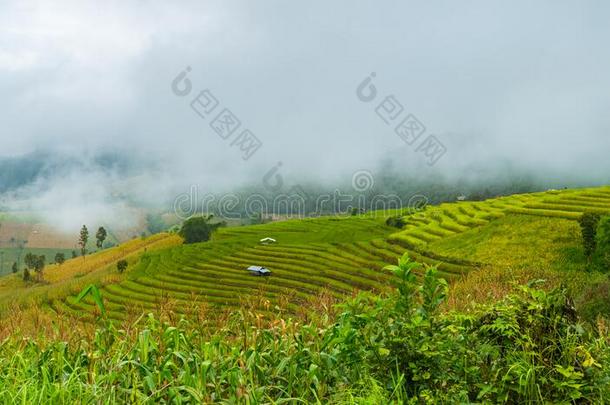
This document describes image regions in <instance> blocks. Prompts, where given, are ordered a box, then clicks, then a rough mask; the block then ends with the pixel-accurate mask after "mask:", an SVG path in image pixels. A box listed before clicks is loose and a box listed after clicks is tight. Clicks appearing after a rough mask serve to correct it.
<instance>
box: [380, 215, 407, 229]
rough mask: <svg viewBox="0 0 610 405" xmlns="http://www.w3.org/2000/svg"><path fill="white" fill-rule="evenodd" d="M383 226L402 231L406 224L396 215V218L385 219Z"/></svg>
mask: <svg viewBox="0 0 610 405" xmlns="http://www.w3.org/2000/svg"><path fill="white" fill-rule="evenodd" d="M385 224H386V225H387V226H391V227H394V228H398V229H402V228H404V226H405V225H406V222H405V220H404V219H403V217H401V216H400V215H398V216H394V217H389V218H388V219H386V221H385Z"/></svg>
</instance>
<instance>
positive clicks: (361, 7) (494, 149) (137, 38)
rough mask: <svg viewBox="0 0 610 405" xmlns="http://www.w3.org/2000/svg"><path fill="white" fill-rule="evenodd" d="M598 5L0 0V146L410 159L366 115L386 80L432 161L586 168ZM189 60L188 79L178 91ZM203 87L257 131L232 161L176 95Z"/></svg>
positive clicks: (593, 122)
mask: <svg viewBox="0 0 610 405" xmlns="http://www.w3.org/2000/svg"><path fill="white" fill-rule="evenodd" d="M534 3H535V4H534ZM609 18H610V3H608V2H604V1H578V2H577V1H537V2H531V1H511V2H506V1H502V2H500V1H483V0H481V1H460V2H458V1H434V2H424V1H419V2H413V1H353V0H350V1H347V0H345V1H307V2H298V3H297V2H287V1H279V0H278V1H256V2H254V1H193V2H186V1H182V2H168V1H134V2H125V1H105V2H84V1H74V2H71V1H52V2H51V1H40V2H32V1H22V0H20V1H3V2H1V3H0V92H1V94H2V95H3V97H2V98H1V99H0V117H2V120H1V122H2V129H1V130H2V148H1V150H0V155H2V156H10V155H18V154H23V153H27V152H29V151H32V150H34V149H46V148H59V149H63V150H69V151H76V152H78V151H80V150H89V151H96V150H100V149H105V148H118V149H121V150H124V151H132V150H133V151H137V152H138V153H139V155H143V156H147V157H149V158H150V159H151V160H154V161H155V162H157V163H158V165H159V167H161V168H162V169H163V171H164V172H165V175H166V176H167V177H168V178H170V179H178V178H181V179H182V180H184V179H187V180H188V181H189V182H193V181H196V182H198V183H200V184H206V182H207V183H209V184H217V185H218V184H222V185H232V184H237V182H239V181H241V180H243V179H245V178H260V177H261V176H262V175H263V174H264V173H265V172H266V171H267V170H268V169H269V168H271V167H272V166H273V165H275V164H276V163H277V162H278V161H281V162H282V163H283V170H286V171H287V172H293V173H297V174H302V175H312V174H313V175H318V176H321V177H325V178H328V177H333V175H336V174H338V173H342V172H344V171H350V170H352V171H353V170H358V169H367V168H369V167H373V166H374V165H375V164H376V162H378V161H379V159H380V158H381V157H383V156H385V155H387V154H388V153H390V152H396V151H397V150H401V151H403V152H401V155H402V156H404V160H405V161H413V162H419V161H421V162H423V161H424V160H425V156H424V155H423V154H421V153H416V152H415V147H414V146H409V145H407V144H406V143H405V142H404V141H403V140H401V139H400V138H399V137H398V136H397V135H396V134H395V133H394V132H393V127H392V126H390V125H386V124H385V123H384V122H383V121H382V120H381V119H380V118H379V117H378V116H377V115H376V113H375V108H376V106H377V105H378V104H379V102H380V101H382V100H383V98H384V97H386V96H388V95H393V96H394V97H395V99H396V100H398V101H399V102H400V103H401V104H402V105H403V107H404V113H405V114H407V113H411V114H414V115H415V116H416V117H417V118H418V119H419V120H420V121H421V122H422V123H423V124H424V125H425V127H426V130H427V132H426V136H427V135H429V134H434V135H436V136H437V138H438V139H439V140H440V141H441V142H442V143H443V144H444V145H445V147H446V148H447V152H446V154H445V155H444V156H443V157H442V158H441V160H440V161H439V163H438V165H437V168H441V169H442V168H452V167H458V168H459V167H463V166H464V165H465V164H466V163H468V162H473V161H495V160H500V159H508V160H509V161H511V162H513V163H516V164H523V165H524V166H527V165H538V166H540V167H544V168H545V169H547V170H551V171H552V170H558V171H562V170H571V168H579V169H583V168H584V169H585V170H586V172H588V173H592V175H594V176H596V178H599V176H600V175H602V174H603V176H606V174H605V173H608V168H609V167H610V163H609V162H610V159H608V158H607V152H608V150H609V146H610V132H609V130H610V114H609V113H608V111H609V108H608V107H609V106H610V74H609V72H610V52H609V51H608V43H609V42H610V41H609V40H610V24H608V21H609ZM187 66H188V67H190V69H191V71H190V73H189V74H188V78H189V80H190V81H191V85H192V91H191V93H190V94H189V95H188V96H184V97H180V96H176V95H175V94H174V93H173V92H172V88H171V83H172V81H173V80H174V78H175V77H176V76H177V75H178V74H180V72H182V71H183V70H184V69H185V68H186V67H187ZM371 72H375V74H376V77H375V79H374V81H373V83H374V86H375V88H376V89H377V90H378V93H379V94H378V96H377V98H376V99H375V100H374V101H373V102H371V103H365V102H362V101H360V100H359V99H358V98H357V97H356V88H357V87H358V85H359V84H360V83H361V82H362V81H363V80H364V79H365V78H366V77H367V76H368V75H369V74H370V73H371ZM204 89H209V90H210V91H211V92H212V94H213V95H214V96H215V97H216V98H217V99H218V101H219V107H218V109H217V110H215V111H214V114H215V113H217V112H219V111H220V109H222V108H229V109H230V110H231V111H232V112H233V113H234V114H235V116H236V117H237V118H238V119H239V120H240V121H241V127H240V129H239V130H238V131H237V132H236V133H235V134H233V136H237V134H238V133H239V132H241V130H242V129H249V130H250V131H251V132H252V133H253V134H255V135H256V136H257V137H258V139H260V140H261V141H262V143H263V146H262V147H261V149H260V150H258V151H257V152H256V154H255V155H254V156H252V157H251V158H250V159H249V160H248V161H244V160H243V159H242V156H241V153H240V151H239V150H238V149H237V148H236V147H235V146H234V145H233V146H231V142H232V140H233V138H229V139H228V140H223V139H221V137H220V136H219V135H218V134H216V133H215V132H214V131H213V130H212V128H211V127H210V126H209V124H210V121H211V120H212V119H213V118H214V117H213V116H210V117H206V118H205V119H202V118H200V117H199V116H198V115H197V114H195V113H194V112H193V110H192V109H191V108H190V102H191V101H192V100H193V98H194V97H195V96H197V94H199V92H200V91H201V90H204ZM134 156H135V155H134ZM422 175H426V172H425V171H423V172H422ZM180 176H182V177H180ZM176 181H178V180H176ZM153 186H154V185H153Z"/></svg>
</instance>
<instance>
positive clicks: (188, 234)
mask: <svg viewBox="0 0 610 405" xmlns="http://www.w3.org/2000/svg"><path fill="white" fill-rule="evenodd" d="M212 218H214V216H213V215H209V216H207V217H193V218H190V219H188V220H186V221H185V222H184V224H182V229H180V233H179V234H180V236H182V237H183V238H184V243H186V244H190V243H199V242H207V241H208V240H210V238H211V237H212V233H214V231H216V230H217V229H218V228H220V227H221V226H224V225H225V223H224V222H218V223H215V224H213V223H210V221H211V220H212Z"/></svg>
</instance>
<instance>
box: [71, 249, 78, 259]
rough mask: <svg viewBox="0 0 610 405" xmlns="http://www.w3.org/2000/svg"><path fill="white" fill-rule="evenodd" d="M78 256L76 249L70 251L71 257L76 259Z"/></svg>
mask: <svg viewBox="0 0 610 405" xmlns="http://www.w3.org/2000/svg"><path fill="white" fill-rule="evenodd" d="M77 257H78V253H76V250H73V251H72V258H73V259H76V258H77Z"/></svg>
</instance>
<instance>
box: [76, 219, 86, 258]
mask: <svg viewBox="0 0 610 405" xmlns="http://www.w3.org/2000/svg"><path fill="white" fill-rule="evenodd" d="M88 241H89V230H88V229H87V226H86V225H83V227H82V228H81V230H80V236H79V238H78V245H79V246H80V252H81V255H82V256H83V257H84V256H85V254H86V253H87V242H88Z"/></svg>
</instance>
